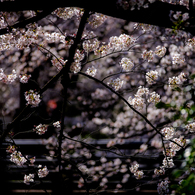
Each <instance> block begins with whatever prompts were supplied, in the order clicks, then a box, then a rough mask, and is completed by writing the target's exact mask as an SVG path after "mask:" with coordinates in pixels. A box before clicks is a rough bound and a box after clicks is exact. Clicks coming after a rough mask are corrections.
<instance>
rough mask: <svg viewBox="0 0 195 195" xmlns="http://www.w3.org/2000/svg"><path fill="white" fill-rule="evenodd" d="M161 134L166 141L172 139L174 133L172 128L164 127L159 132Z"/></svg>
mask: <svg viewBox="0 0 195 195" xmlns="http://www.w3.org/2000/svg"><path fill="white" fill-rule="evenodd" d="M161 133H162V134H163V135H164V137H165V139H166V140H169V139H171V138H172V137H173V135H174V134H175V131H174V128H173V127H165V128H163V129H162V130H161Z"/></svg>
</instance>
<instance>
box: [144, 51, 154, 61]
mask: <svg viewBox="0 0 195 195" xmlns="http://www.w3.org/2000/svg"><path fill="white" fill-rule="evenodd" d="M142 58H143V59H144V60H147V61H148V62H151V61H153V59H154V52H153V51H152V50H150V51H147V50H144V51H143V53H142Z"/></svg>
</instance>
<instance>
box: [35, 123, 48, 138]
mask: <svg viewBox="0 0 195 195" xmlns="http://www.w3.org/2000/svg"><path fill="white" fill-rule="evenodd" d="M47 128H48V125H45V124H39V125H38V126H35V128H34V129H33V130H34V131H36V133H37V134H39V135H43V134H44V133H45V132H46V131H47Z"/></svg>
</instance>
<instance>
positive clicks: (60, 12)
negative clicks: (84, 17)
mask: <svg viewBox="0 0 195 195" xmlns="http://www.w3.org/2000/svg"><path fill="white" fill-rule="evenodd" d="M53 14H56V15H57V16H58V17H59V18H62V19H64V20H67V19H70V18H72V17H73V16H75V15H76V16H77V17H80V15H81V10H80V9H79V8H76V7H66V8H58V9H56V10H55V11H54V12H53Z"/></svg>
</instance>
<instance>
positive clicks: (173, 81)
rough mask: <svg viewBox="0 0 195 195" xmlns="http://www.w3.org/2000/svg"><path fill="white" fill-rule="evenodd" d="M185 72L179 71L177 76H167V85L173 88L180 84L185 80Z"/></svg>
mask: <svg viewBox="0 0 195 195" xmlns="http://www.w3.org/2000/svg"><path fill="white" fill-rule="evenodd" d="M186 80H187V79H186V74H185V73H183V72H181V73H180V74H179V75H178V76H174V77H172V78H169V81H168V82H169V87H171V88H175V87H177V86H178V85H181V84H182V83H183V82H184V81H186Z"/></svg>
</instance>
